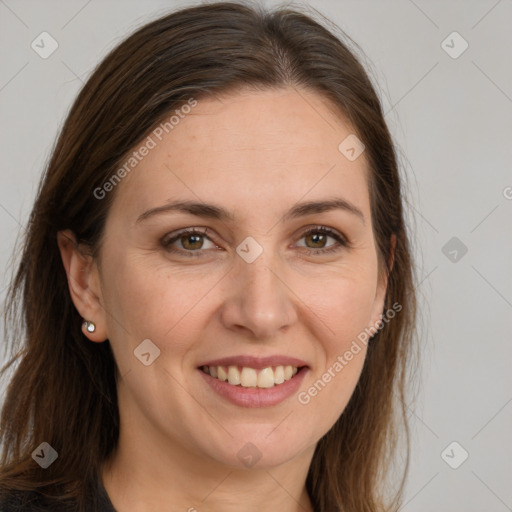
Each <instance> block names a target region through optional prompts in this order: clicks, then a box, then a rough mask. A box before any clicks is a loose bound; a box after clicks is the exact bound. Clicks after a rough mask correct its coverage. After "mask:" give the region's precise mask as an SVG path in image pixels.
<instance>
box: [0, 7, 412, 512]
mask: <svg viewBox="0 0 512 512" xmlns="http://www.w3.org/2000/svg"><path fill="white" fill-rule="evenodd" d="M314 17H315V16H314V15H310V14H308V13H306V11H304V12H302V10H297V9H296V8H295V9H290V8H286V7H281V8H277V9H275V10H272V11H267V10H265V9H263V8H262V7H261V6H259V5H257V6H255V7H254V6H251V5H248V4H245V3H240V2H238V3H235V2H220V3H213V4H206V5H199V6H194V7H189V8H186V9H182V10H179V11H176V12H174V13H171V14H168V15H166V16H164V17H161V18H160V19H157V20H155V21H153V22H151V23H149V24H147V25H145V26H143V27H142V28H140V29H138V30H137V31H136V32H135V33H133V34H132V35H131V36H130V37H128V38H127V39H126V40H125V41H124V42H122V43H121V44H120V45H119V46H118V47H116V48H115V49H114V50H112V51H111V52H110V54H109V55H107V57H106V58H105V59H104V60H103V61H102V62H101V63H100V65H99V66H98V67H97V69H96V70H95V71H94V73H93V74H92V76H91V77H90V78H89V80H88V81H87V83H86V84H85V86H84V87H83V89H82V90H81V92H80V93H79V95H78V97H77V99H76V100H75V102H74V104H73V106H72V108H71V110H70V112H69V115H68V116H67V119H66V122H65V124H64V126H63V128H62V131H61V133H60V136H59V138H58V140H57V142H56V145H55V147H54V149H53V152H52V155H51V158H50V160H49V163H48V165H47V168H46V172H45V173H44V176H43V178H42V181H41V184H40V187H39V190H38V194H37V199H36V201H35V204H34V207H33V210H32V213H31V216H30V220H29V223H28V226H27V230H26V233H25V236H24V239H23V249H22V255H21V261H20V264H19V267H18V269H17V272H16V273H15V274H14V276H13V279H12V283H11V286H10V289H9V293H8V297H7V301H6V304H7V309H6V313H5V319H6V326H7V330H6V340H7V342H8V344H9V345H8V346H9V347H10V356H9V357H10V358H11V359H10V361H9V362H8V363H7V365H6V366H5V367H4V368H3V370H2V374H5V372H7V370H8V369H9V368H10V367H11V365H13V364H14V363H16V367H15V371H14V373H13V376H12V379H11V380H10V385H9V388H8V392H7V395H6V398H5V402H4V405H3V409H2V414H1V420H0V421H1V434H0V436H1V437H0V440H1V442H2V456H1V460H0V465H1V467H0V491H2V492H3V491H9V490H16V489H18V490H35V491H39V492H40V493H43V494H45V495H46V496H47V497H48V499H49V500H50V503H53V504H54V505H55V508H53V509H57V506H58V505H63V504H66V503H68V502H69V503H72V502H74V503H78V504H79V507H80V508H79V509H80V510H85V507H86V505H85V497H86V496H87V493H88V492H89V490H90V489H91V486H93V485H94V484H93V482H95V479H96V478H97V475H98V474H99V473H100V470H101V467H102V464H103V462H104V461H105V460H106V459H107V457H108V456H109V455H110V454H111V453H112V452H113V450H114V449H115V448H116V443H117V440H118V435H119V414H118V408H117V391H116V363H115V360H114V357H113V354H112V351H111V348H110V344H109V342H108V340H107V341H106V342H105V343H90V342H88V340H87V338H85V337H84V335H83V334H82V332H81V322H82V319H81V318H80V316H79V314H78V312H77V310H76V309H75V307H74V305H73V302H72V300H71V297H70V293H69V291H68V286H67V279H66V274H65V271H64V268H63V264H62V261H61V257H60V253H59V249H58V245H57V232H58V231H59V230H64V229H71V230H72V231H73V232H74V233H75V234H76V236H77V239H78V240H79V241H80V242H81V243H83V244H86V245H87V246H88V247H90V249H91V251H92V253H93V254H96V255H97V254H98V251H99V248H100V247H101V241H102V235H103V230H104V226H105V219H106V217H107V215H108V212H109V208H110V205H111V204H112V200H113V198H114V197H115V191H113V192H112V193H109V194H107V196H106V197H105V199H103V200H98V198H97V197H96V195H95V193H94V191H95V190H97V189H98V188H101V187H102V186H103V185H104V184H105V183H106V182H107V181H108V180H109V178H111V177H112V175H113V174H114V172H115V171H116V169H118V168H119V165H121V163H122V162H123V161H124V158H125V156H126V155H127V154H129V152H130V150H133V148H134V147H135V146H136V145H137V144H139V143H140V142H141V141H142V140H143V138H144V137H145V136H147V134H148V133H149V132H150V130H152V129H153V128H154V127H155V126H157V125H158V123H160V122H161V120H162V119H164V118H165V116H168V115H169V112H171V111H173V110H174V109H176V108H178V107H180V106H181V105H183V104H184V103H185V102H186V101H187V100H189V99H190V98H191V97H193V98H195V99H196V100H200V99H201V98H206V97H208V96H211V95H215V94H217V93H229V92H230V91H235V90H237V89H240V88H244V87H253V88H256V89H258V88H259V89H268V88H280V87H294V88H297V89H299V88H302V89H308V90H311V91H314V92H317V93H318V94H320V95H322V96H323V97H324V98H326V99H328V100H330V101H331V102H332V104H333V107H334V108H336V109H339V112H342V113H343V114H344V116H346V118H347V119H348V120H349V121H350V123H351V124H352V126H353V127H354V129H355V131H356V133H357V136H358V137H359V138H360V139H361V140H362V141H363V143H364V144H365V146H366V153H365V154H366V157H367V158H368V162H369V167H370V174H369V175H370V178H369V193H370V200H371V211H372V221H373V226H374V235H375V239H376V242H377V246H378V252H379V257H380V261H381V262H384V263H383V265H384V267H383V268H384V271H385V272H388V273H389V279H388V289H387V295H386V301H385V305H384V310H385V311H387V310H389V309H391V308H392V305H393V304H396V303H398V304H400V305H401V311H400V313H399V314H397V315H396V317H395V318H394V319H393V320H392V321H390V322H388V323H385V324H384V326H383V327H382V329H380V330H379V331H378V333H377V334H376V335H375V336H374V338H373V340H372V342H371V343H370V344H369V345H368V352H367V356H366V360H365V364H364V367H363V371H362V374H361V377H360V380H359V382H358V384H357V387H356V389H355V391H354V393H353V395H352V397H351V400H350V402H349V403H348V405H347V407H346V409H345V410H344V412H343V414H342V415H341V416H340V418H339V419H338V421H337V422H336V423H335V425H334V426H333V427H332V429H331V430H330V431H329V432H328V433H327V434H326V435H325V436H324V437H323V438H322V439H321V440H320V441H319V443H318V445H317V447H316V451H315V454H314V457H313V460H312V464H311V467H310V470H309V474H308V477H307V482H306V486H307V490H308V493H309V495H310V498H311V501H312V503H313V506H314V508H315V511H318V512H335V511H342V510H345V511H346V510H351V511H358V512H374V511H384V510H386V511H388V510H396V509H397V508H398V506H399V503H400V495H401V491H402V487H403V482H404V480H403V478H402V479H401V480H400V485H399V489H398V491H396V493H391V494H392V495H391V496H389V494H390V493H389V492H386V491H384V492H382V491H383V482H384V480H383V478H384V477H385V476H386V474H387V472H388V469H389V467H390V466H389V464H390V461H391V460H392V455H393V453H394V452H395V449H396V447H397V444H396V441H397V439H401V438H399V437H398V433H399V432H405V434H406V436H405V439H406V441H407V444H406V458H405V462H404V466H403V468H401V469H403V470H404V474H405V472H406V469H407V462H408V431H407V422H406V414H405V410H406V407H407V405H406V401H405V394H404V391H406V390H407V388H408V383H409V380H408V379H409V375H408V372H407V369H408V363H409V361H410V360H411V357H410V356H411V354H412V352H411V348H412V347H413V331H414V328H413V326H414V319H415V308H416V301H415V293H414V287H413V270H412V262H411V253H410V247H409V241H408V236H407V232H406V227H405V225H404V216H403V211H402V202H403V197H402V194H403V185H402V184H401V179H400V176H399V169H398V164H397V158H396V150H395V148H394V145H393V141H392V139H391V136H390V133H389V131H388V128H387V126H386V123H385V120H384V116H383V113H382V109H381V105H380V102H379V99H378V96H377V94H376V92H375V90H374V87H373V86H372V83H371V80H370V79H369V77H368V75H367V73H366V72H365V70H364V68H363V67H362V65H361V64H360V62H359V60H358V58H357V57H356V53H355V50H352V49H351V48H355V46H354V43H353V42H352V41H351V40H350V38H349V37H348V36H346V35H345V34H343V33H342V32H341V30H339V29H338V28H337V27H334V26H330V27H329V28H327V27H328V25H329V24H328V22H327V21H326V20H325V19H323V22H322V23H321V22H319V21H316V20H315V19H314ZM317 17H320V16H318V13H317ZM393 235H394V237H393ZM393 239H395V240H396V249H395V251H394V264H393V265H392V267H391V260H390V258H389V255H390V254H391V249H392V248H391V240H393ZM13 368H14V367H13ZM398 422H400V424H401V425H402V426H403V427H405V428H401V429H398V428H397V426H398ZM43 441H46V442H48V443H49V444H50V445H51V446H52V447H53V448H54V449H55V450H56V451H57V452H58V454H59V458H58V462H57V463H54V464H52V465H51V466H50V467H48V468H47V469H44V470H43V469H41V468H39V466H38V465H37V464H35V462H34V461H33V460H32V457H31V453H32V451H33V450H34V449H35V448H36V447H37V446H38V445H39V444H40V443H41V442H43ZM385 495H387V496H385ZM385 498H386V499H385ZM52 499H53V501H51V500H52Z"/></svg>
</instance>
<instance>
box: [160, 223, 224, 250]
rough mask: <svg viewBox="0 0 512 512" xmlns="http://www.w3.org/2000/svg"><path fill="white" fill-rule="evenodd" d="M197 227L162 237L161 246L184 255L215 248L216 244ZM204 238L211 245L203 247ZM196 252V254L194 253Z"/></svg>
mask: <svg viewBox="0 0 512 512" xmlns="http://www.w3.org/2000/svg"><path fill="white" fill-rule="evenodd" d="M207 231H208V229H205V230H204V231H200V230H198V229H185V230H182V231H180V232H179V233H176V234H171V235H170V236H169V235H168V236H166V237H164V239H163V240H162V241H161V244H162V246H163V247H164V248H165V250H167V251H169V252H175V253H179V254H183V255H185V256H200V255H201V252H202V250H206V249H211V248H215V247H216V245H215V244H214V243H213V242H212V241H211V240H210V238H209V237H208V236H206V232H207ZM205 240H206V241H207V242H209V243H210V244H211V247H204V245H205ZM196 253H197V254H196Z"/></svg>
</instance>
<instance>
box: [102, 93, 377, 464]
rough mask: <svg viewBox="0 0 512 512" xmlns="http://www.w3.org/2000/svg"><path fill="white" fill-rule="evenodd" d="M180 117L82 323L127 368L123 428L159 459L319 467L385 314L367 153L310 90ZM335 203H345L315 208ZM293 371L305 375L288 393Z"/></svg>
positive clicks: (152, 153) (151, 163) (127, 191)
mask: <svg viewBox="0 0 512 512" xmlns="http://www.w3.org/2000/svg"><path fill="white" fill-rule="evenodd" d="M186 110H187V111H188V109H186ZM181 115H182V118H180V119H179V123H176V119H174V124H173V127H172V129H169V125H168V127H167V130H168V132H169V133H168V134H166V133H165V130H162V129H160V130H159V131H157V132H153V133H152V134H151V137H152V141H153V142H154V143H155V144H156V147H153V148H152V146H153V145H154V144H153V142H148V140H146V141H144V142H143V143H142V144H141V145H140V146H139V147H141V146H142V145H144V144H146V147H148V148H149V149H148V151H145V150H142V151H139V153H138V155H139V156H138V157H137V158H140V163H138V165H137V166H136V167H135V168H134V169H130V172H129V173H127V176H126V177H125V178H124V179H123V180H122V181H121V182H120V183H119V184H117V189H116V191H115V193H116V197H115V200H114V202H113V205H112V208H111V210H110V212H109V216H108V219H107V223H106V227H105V238H104V242H103V245H102V248H101V265H100V266H99V267H98V274H97V275H98V278H99V282H100V283H101V292H99V293H98V296H99V302H100V303H101V305H102V308H103V309H101V308H100V309H98V312H99V313H98V315H99V317H96V318H93V319H92V320H94V321H96V323H97V324H99V325H100V326H103V327H104V329H105V334H106V337H108V339H109V340H110V343H111V345H112V348H113V351H114V355H115V359H116V361H117V365H118V368H119V380H118V387H119V408H120V414H121V421H122V434H123V435H124V436H126V438H130V439H132V440H135V439H136V440H137V441H136V442H137V443H140V444H141V446H140V448H141V449H144V450H145V453H153V454H154V456H155V457H158V456H160V455H161V453H163V452H164V451H165V450H166V448H165V446H166V445H167V447H168V448H169V449H170V450H171V451H172V450H175V451H176V452H177V451H178V450H179V451H181V452H183V453H185V452H186V453H188V454H189V455H190V456H191V457H194V456H197V457H198V460H203V461H204V460H206V461H210V462H217V463H221V464H223V465H227V466H232V467H244V466H245V467H249V466H252V465H253V464H255V463H257V464H258V467H272V466H276V465H279V464H283V463H285V462H287V461H290V460H291V459H293V458H295V457H299V456H300V455H301V454H302V455H304V454H306V453H308V454H310V455H311V453H312V450H313V449H314V446H315V445H316V443H317V442H318V440H319V439H320V438H321V437H322V436H323V435H324V434H325V433H326V432H327V431H328V430H329V429H330V428H331V426H332V425H333V424H334V423H335V421H336V420H337V418H338V417H339V416H340V414H341V413H342V412H343V410H344V408H345V406H346V405H347V402H348V401H349V398H350V396H351V394H352V392H353V390H354V388H355V385H356V383H357V380H358V378H359V375H360V372H361V369H362V365H363V361H364V357H365V352H366V351H365V346H364V344H361V343H360V342H358V343H359V344H358V346H359V352H358V353H355V352H356V350H354V344H353V342H354V340H357V336H358V335H359V334H360V333H361V332H363V331H364V330H365V328H369V327H372V326H374V325H375V323H376V322H377V321H378V319H379V316H380V313H381V312H382V308H383V299H384V292H385V282H384V280H379V275H378V260H377V252H376V245H375V240H374V237H373V233H372V222H371V215H370V200H369V193H368V168H367V161H366V159H365V154H364V152H363V153H362V154H361V155H360V156H359V157H358V158H355V159H354V156H357V152H358V151H359V149H360V148H359V147H357V146H354V139H353V138H350V139H348V141H347V142H345V143H344V145H342V150H343V152H342V151H341V150H340V149H339V146H340V143H342V141H344V140H345V139H346V138H347V137H348V136H350V135H351V134H352V133H353V129H352V128H351V127H350V125H348V124H347V123H346V122H344V121H343V120H342V119H340V118H339V116H336V115H335V114H334V113H333V109H332V108H331V109H330V108H329V105H328V104H327V103H326V102H325V101H323V99H322V98H321V97H320V96H318V95H317V94H315V93H312V92H307V91H300V93H299V92H298V91H296V90H294V89H291V88H290V89H282V90H279V91H276V90H274V91H270V90H269V91H265V92H244V93H238V94H235V95H233V94H231V95H229V96H225V97H223V98H222V99H221V98H219V99H210V100H200V101H198V103H197V105H196V106H195V107H193V108H191V109H190V113H188V114H183V111H181ZM156 133H157V134H159V136H156V135H155V134H156ZM159 138H161V140H159ZM347 145H348V147H347ZM350 147H354V151H351V150H350ZM134 150H138V147H137V148H134ZM143 153H144V154H145V156H143V155H142V154H143ZM146 153H147V154H146ZM348 157H349V158H348ZM127 168H129V167H127ZM110 193H112V192H110ZM327 201H338V202H339V203H338V206H336V207H331V208H322V207H321V206H318V207H312V206H311V205H312V204H315V203H323V202H327ZM176 202H179V203H183V204H184V203H187V205H188V206H186V207H185V206H183V207H182V208H178V207H174V208H171V207H170V206H171V205H173V204H174V203H176ZM192 203H194V204H195V206H190V205H191V204H192ZM306 204H310V206H309V207H306V206H304V207H302V206H301V205H306ZM155 208H156V209H157V210H154V209H155ZM187 210H188V211H187ZM148 212H149V213H148ZM219 212H222V213H219ZM321 226H325V227H326V228H328V229H329V230H332V232H331V233H323V232H322V231H321V230H320V231H318V229H319V227H321ZM184 229H188V230H192V229H194V230H197V231H200V233H198V234H188V235H187V234H183V233H182V232H183V230H184ZM206 229H207V233H206V234H204V231H205V230H206ZM180 234H181V237H180V236H179V235H180ZM337 237H338V238H339V240H341V242H340V241H339V240H337ZM145 340H146V341H145ZM147 340H150V341H147ZM141 343H142V345H141ZM351 347H352V351H351ZM347 351H351V353H352V355H353V357H352V358H350V360H349V359H348V358H347V357H346V356H345V354H346V353H347ZM227 358H230V360H227V361H221V360H224V359H227ZM244 358H245V359H244ZM251 358H253V359H251ZM264 358H272V359H271V360H267V361H265V360H264ZM341 360H343V361H344V363H343V364H342V363H341V362H340V361H341ZM336 361H338V363H339V364H341V365H342V369H341V370H340V369H339V366H335V363H336ZM208 363H212V364H211V365H210V366H213V367H214V368H215V369H214V370H212V373H213V375H214V376H212V375H207V374H206V373H204V371H203V369H202V367H203V366H204V365H208ZM288 365H290V366H292V367H293V366H297V367H303V368H301V369H300V371H298V372H297V373H296V374H295V375H294V376H293V377H292V378H291V379H290V380H285V382H284V383H283V382H282V379H283V373H284V374H285V375H284V377H285V378H286V377H288V378H289V377H290V375H289V372H290V369H288V370H286V369H285V368H282V369H280V368H277V369H276V367H281V366H283V367H286V366H288ZM219 366H221V367H224V369H225V370H226V371H227V373H228V378H229V381H230V382H231V383H229V381H228V382H227V383H226V382H222V381H221V380H220V379H219V376H220V377H222V370H221V369H219V368H218V367H219ZM229 366H232V367H233V368H231V369H229ZM269 366H270V367H272V370H264V371H263V372H262V371H261V370H262V368H263V367H269ZM237 367H239V368H238V369H237ZM334 368H337V370H335V369H334ZM240 370H241V371H240ZM215 373H217V377H216V378H215ZM292 373H293V368H292ZM327 373H329V374H330V377H331V378H330V379H329V378H328V377H325V374H327ZM260 374H261V375H260ZM237 378H240V379H242V381H243V382H242V384H244V385H238V386H235V384H236V383H237ZM272 378H274V379H276V380H277V382H281V383H275V380H272ZM258 379H260V380H259V383H260V384H261V387H256V386H255V384H258ZM319 380H320V381H321V383H320V384H318V382H317V381H319ZM315 382H316V383H317V384H316V388H315V389H316V393H315V391H311V392H308V389H310V388H311V387H312V386H314V385H315ZM272 384H274V385H273V386H272ZM269 386H270V387H269ZM308 397H309V398H308ZM123 429H124V430H123ZM156 441H158V442H156ZM134 442H135V441H134ZM157 447H158V448H157Z"/></svg>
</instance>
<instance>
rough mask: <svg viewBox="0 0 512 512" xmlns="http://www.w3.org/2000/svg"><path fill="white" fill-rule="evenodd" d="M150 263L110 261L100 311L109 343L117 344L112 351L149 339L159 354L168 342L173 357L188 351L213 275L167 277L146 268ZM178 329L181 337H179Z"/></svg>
mask: <svg viewBox="0 0 512 512" xmlns="http://www.w3.org/2000/svg"><path fill="white" fill-rule="evenodd" d="M151 259H152V258H144V257H141V256H140V255H136V256H134V257H129V256H128V257H121V255H119V254H118V255H115V256H114V257H112V258H111V260H110V261H112V262H115V263H112V264H110V268H106V269H105V275H106V276H108V277H107V281H106V285H105V292H106V295H105V297H106V309H107V308H108V309H107V311H108V312H109V313H110V312H111V313H112V314H111V315H108V316H109V318H108V322H109V332H112V333H113V338H114V343H115V341H116V340H118V342H117V345H120V343H122V344H123V345H122V346H119V347H118V349H121V348H122V349H123V350H126V348H127V347H126V345H127V344H129V346H130V347H131V350H133V349H134V348H135V347H136V346H137V345H138V344H139V343H140V342H141V341H142V340H144V339H146V338H149V339H151V340H152V341H153V342H154V343H155V344H156V345H157V346H158V347H159V348H160V349H161V351H162V355H165V350H166V349H167V348H168V347H169V345H170V344H171V341H172V350H173V354H174V355H177V354H179V353H180V352H181V351H184V350H186V349H187V348H188V345H187V340H190V339H193V338H194V336H193V335H194V332H195V331H196V330H197V332H198V333H199V332H200V331H201V330H202V329H204V325H202V324H201V319H202V316H204V315H201V310H202V307H201V306H204V304H203V303H206V302H207V299H206V295H207V293H208V291H209V290H210V289H211V288H212V287H213V286H214V284H215V282H216V281H217V280H218V277H217V278H216V277H215V276H212V274H210V276H205V275H201V276H199V275H194V274H193V273H188V274H186V275H185V274H183V273H180V272H175V273H172V272H171V271H170V270H169V269H166V268H165V267H162V265H158V266H154V265H150V264H148V262H149V261H151ZM153 261H154V259H153ZM184 331H186V333H187V335H185V336H182V335H181V334H180V333H183V332H184ZM127 337H128V340H127ZM115 344H116V343H115Z"/></svg>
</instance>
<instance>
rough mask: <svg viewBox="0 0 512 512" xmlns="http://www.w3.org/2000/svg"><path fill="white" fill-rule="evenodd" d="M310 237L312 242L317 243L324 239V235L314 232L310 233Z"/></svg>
mask: <svg viewBox="0 0 512 512" xmlns="http://www.w3.org/2000/svg"><path fill="white" fill-rule="evenodd" d="M310 237H311V238H312V239H313V243H314V244H317V243H320V244H321V243H322V242H323V241H324V238H325V235H322V234H319V233H316V234H314V235H310Z"/></svg>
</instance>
